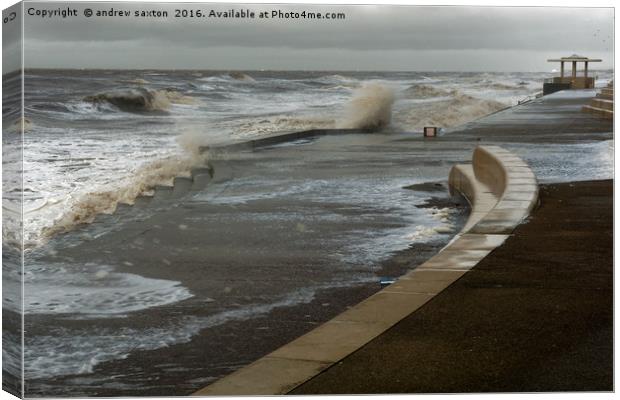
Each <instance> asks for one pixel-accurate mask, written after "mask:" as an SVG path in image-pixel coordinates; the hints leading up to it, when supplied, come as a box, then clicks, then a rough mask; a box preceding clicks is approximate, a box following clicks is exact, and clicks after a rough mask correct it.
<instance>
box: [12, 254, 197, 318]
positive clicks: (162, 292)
mask: <svg viewBox="0 0 620 400" xmlns="http://www.w3.org/2000/svg"><path fill="white" fill-rule="evenodd" d="M25 272H26V273H25V275H24V276H25V278H24V289H25V290H24V293H25V294H24V312H25V313H26V314H71V315H72V316H73V317H75V316H79V317H80V318H105V317H114V316H118V315H123V314H126V313H130V312H134V311H139V310H144V309H147V308H151V307H157V306H162V305H166V304H171V303H176V302H178V301H181V300H185V299H188V298H190V297H192V294H191V293H190V292H189V290H187V289H186V288H184V287H182V286H180V284H179V282H175V281H169V280H163V279H152V278H145V277H142V276H139V275H135V274H129V273H121V272H116V271H115V269H114V268H113V267H112V266H109V265H98V264H85V265H66V264H47V265H28V268H27V269H26V271H25ZM13 311H16V312H19V310H17V309H14V310H13Z"/></svg>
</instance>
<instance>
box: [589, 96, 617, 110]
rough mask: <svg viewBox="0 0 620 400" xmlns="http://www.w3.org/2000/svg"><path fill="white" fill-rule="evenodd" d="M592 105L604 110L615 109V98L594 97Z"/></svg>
mask: <svg viewBox="0 0 620 400" xmlns="http://www.w3.org/2000/svg"><path fill="white" fill-rule="evenodd" d="M590 105H591V106H592V107H595V108H602V109H603V110H609V111H613V110H614V101H613V100H608V99H597V98H593V99H592V100H591V101H590Z"/></svg>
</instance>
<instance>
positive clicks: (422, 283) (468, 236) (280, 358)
mask: <svg viewBox="0 0 620 400" xmlns="http://www.w3.org/2000/svg"><path fill="white" fill-rule="evenodd" d="M449 184H450V188H451V191H457V192H459V193H461V194H462V195H463V196H464V197H465V198H466V199H467V200H468V201H469V202H470V204H471V214H470V217H469V219H468V221H467V224H466V225H465V227H464V228H463V230H462V231H461V232H460V233H459V234H457V235H456V236H455V237H454V239H453V240H452V241H451V242H450V243H449V244H448V245H447V246H446V247H445V248H444V249H442V251H441V252H440V253H438V254H437V255H435V256H434V257H432V258H431V259H429V260H428V261H426V262H425V263H423V264H422V265H420V266H419V267H417V268H416V269H415V270H413V271H411V272H409V273H407V274H405V275H404V276H402V277H400V278H399V279H398V280H397V281H396V282H395V283H393V284H391V285H389V286H388V287H386V288H385V289H383V290H382V291H380V292H378V293H376V294H375V295H373V296H371V297H369V298H368V299H366V300H364V301H362V302H361V303H359V304H357V305H356V306H354V307H352V308H350V309H349V310H347V311H345V312H343V313H342V314H340V315H338V316H336V317H335V318H333V319H332V320H330V321H328V322H326V323H325V324H323V325H321V326H319V327H318V328H316V329H314V330H312V331H310V332H309V333H307V334H305V335H303V336H301V337H299V338H298V339H296V340H294V341H292V342H290V343H288V344H286V345H284V346H282V347H281V348H279V349H277V350H275V351H274V352H272V353H270V354H268V355H267V356H265V357H263V358H261V359H259V360H257V361H255V362H254V363H252V364H250V365H248V366H246V367H244V368H242V369H240V370H237V371H236V372H234V373H232V374H231V375H228V376H226V377H224V378H222V379H220V380H218V381H216V382H214V383H213V384H211V385H209V386H207V387H205V388H203V389H201V390H199V391H197V392H196V393H194V395H198V396H207V395H209V396H215V395H276V394H285V393H287V392H289V391H291V390H292V389H294V388H295V387H297V386H298V385H300V384H302V383H304V382H306V381H307V380H309V379H311V378H312V377H314V376H316V375H317V374H319V373H320V372H321V371H323V370H325V369H327V368H328V367H330V366H331V365H333V364H334V363H336V362H338V361H339V360H341V359H343V358H344V357H346V356H348V355H349V354H351V353H353V352H354V351H356V350H357V349H359V348H361V347H362V346H363V345H365V344H366V343H368V342H369V341H371V340H372V339H373V338H375V337H377V336H378V335H380V334H381V333H383V332H385V331H386V330H387V329H389V328H390V327H392V326H393V325H395V324H396V323H397V322H399V321H400V320H402V319H403V318H405V317H406V316H408V315H409V314H411V313H412V312H414V311H415V310H417V309H418V308H420V307H422V306H423V305H424V304H425V303H426V302H428V301H429V300H430V299H432V298H433V297H434V296H435V295H437V294H438V293H440V292H441V291H442V290H444V289H445V288H447V287H448V286H449V285H451V284H452V283H453V282H455V281H456V280H457V279H459V278H460V277H461V276H463V275H464V274H465V273H467V271H468V270H470V269H471V268H473V267H474V266H475V265H476V264H477V263H478V262H479V261H480V260H482V259H483V258H484V257H486V256H487V255H488V254H489V253H490V252H491V251H493V250H494V249H495V248H496V247H498V246H500V245H501V244H502V243H503V242H504V241H505V240H506V238H507V237H508V236H509V234H510V233H511V232H512V230H513V229H514V228H515V227H516V226H517V225H519V224H520V223H521V222H522V221H523V219H524V218H526V217H527V216H528V214H529V212H530V211H531V210H532V209H533V208H534V206H535V205H536V202H537V199H538V186H537V182H536V178H535V176H534V174H533V172H532V171H531V170H530V168H529V167H528V165H527V164H526V163H525V162H523V161H522V160H521V159H520V158H518V157H516V156H514V155H512V153H510V152H508V151H506V150H504V149H502V148H501V147H498V146H479V147H477V148H476V149H475V151H474V154H473V158H472V164H471V165H457V166H455V167H453V168H452V170H451V172H450V177H449Z"/></svg>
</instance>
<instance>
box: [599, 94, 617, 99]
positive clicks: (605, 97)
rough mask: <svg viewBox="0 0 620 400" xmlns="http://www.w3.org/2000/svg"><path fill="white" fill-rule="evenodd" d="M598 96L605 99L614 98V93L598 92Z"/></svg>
mask: <svg viewBox="0 0 620 400" xmlns="http://www.w3.org/2000/svg"><path fill="white" fill-rule="evenodd" d="M596 98H599V99H605V100H613V99H614V95H613V94H603V93H597V94H596Z"/></svg>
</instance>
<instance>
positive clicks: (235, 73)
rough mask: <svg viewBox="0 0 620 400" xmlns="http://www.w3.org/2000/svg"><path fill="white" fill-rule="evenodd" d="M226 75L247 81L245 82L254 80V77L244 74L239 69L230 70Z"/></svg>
mask: <svg viewBox="0 0 620 400" xmlns="http://www.w3.org/2000/svg"><path fill="white" fill-rule="evenodd" d="M228 76H230V77H231V78H233V79H236V80H238V81H247V82H255V81H254V78H252V77H251V76H250V75H248V74H245V73H243V72H240V71H232V72H230V73H229V74H228Z"/></svg>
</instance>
